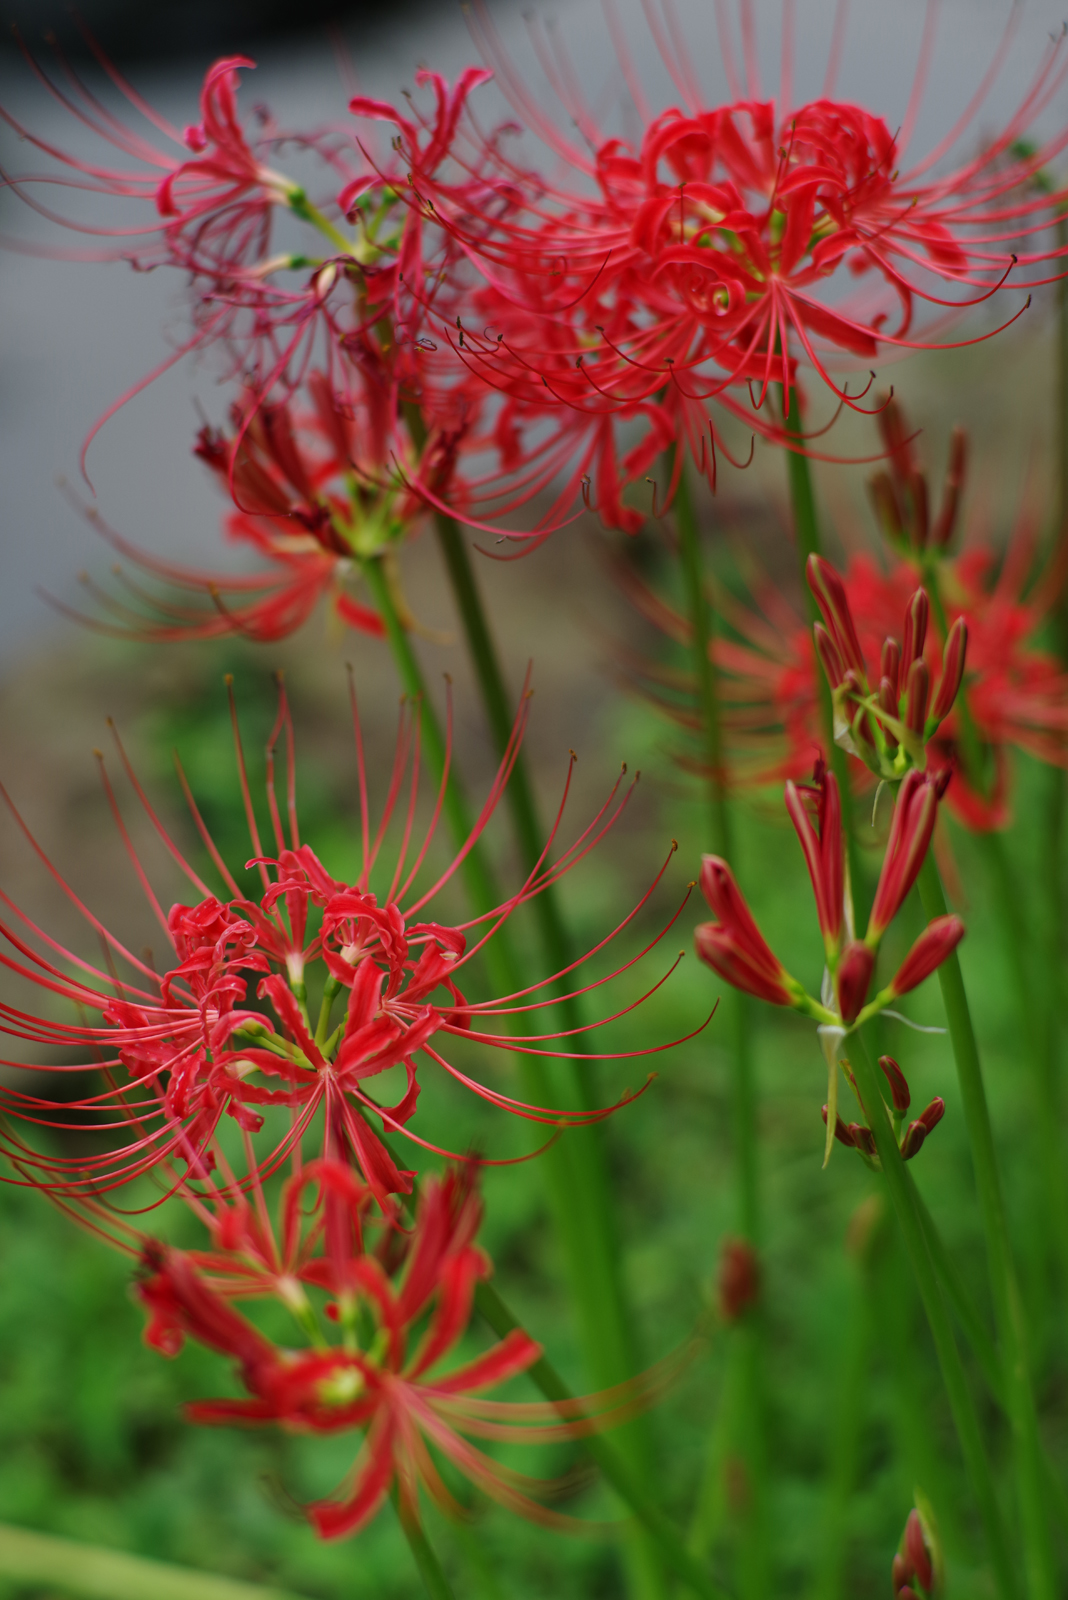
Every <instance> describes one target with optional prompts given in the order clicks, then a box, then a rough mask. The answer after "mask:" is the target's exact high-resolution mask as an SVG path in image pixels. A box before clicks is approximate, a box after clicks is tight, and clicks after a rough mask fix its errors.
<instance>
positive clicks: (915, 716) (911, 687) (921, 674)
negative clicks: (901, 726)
mask: <svg viewBox="0 0 1068 1600" xmlns="http://www.w3.org/2000/svg"><path fill="white" fill-rule="evenodd" d="M930 693H931V674H930V672H929V670H928V667H927V663H926V661H924V660H922V659H920V660H917V661H914V662H913V663H912V665H911V667H910V668H909V675H908V678H907V679H906V680H905V726H906V728H908V729H909V731H910V733H918V734H922V733H923V730H924V728H925V727H926V725H927V700H928V697H929V695H930Z"/></svg>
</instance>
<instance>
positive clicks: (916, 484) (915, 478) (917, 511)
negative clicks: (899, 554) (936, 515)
mask: <svg viewBox="0 0 1068 1600" xmlns="http://www.w3.org/2000/svg"><path fill="white" fill-rule="evenodd" d="M909 489H910V491H911V494H910V498H911V500H912V526H911V528H910V529H909V543H910V544H911V545H912V548H913V549H914V550H925V549H926V548H927V524H928V516H927V479H926V478H925V477H924V475H923V473H922V472H914V473H913V474H912V479H911V481H910V483H909Z"/></svg>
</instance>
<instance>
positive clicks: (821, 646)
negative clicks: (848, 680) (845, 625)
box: [812, 622, 845, 689]
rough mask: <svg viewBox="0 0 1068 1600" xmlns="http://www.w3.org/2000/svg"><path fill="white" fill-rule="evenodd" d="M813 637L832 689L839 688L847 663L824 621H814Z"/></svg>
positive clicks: (821, 664)
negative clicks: (845, 663)
mask: <svg viewBox="0 0 1068 1600" xmlns="http://www.w3.org/2000/svg"><path fill="white" fill-rule="evenodd" d="M812 637H813V639H814V640H815V643H816V654H817V655H818V656H819V658H820V666H821V667H822V668H823V670H824V673H825V674H826V678H827V682H828V683H829V684H830V686H831V688H832V689H837V687H838V685H839V684H840V683H841V681H842V679H843V677H844V676H845V665H844V663H843V661H842V658H841V656H840V655H839V653H838V646H837V645H836V644H835V642H834V640H833V639H832V638H831V636H830V634H829V633H828V632H827V629H826V628H825V627H824V626H823V623H822V622H814V623H813V624H812Z"/></svg>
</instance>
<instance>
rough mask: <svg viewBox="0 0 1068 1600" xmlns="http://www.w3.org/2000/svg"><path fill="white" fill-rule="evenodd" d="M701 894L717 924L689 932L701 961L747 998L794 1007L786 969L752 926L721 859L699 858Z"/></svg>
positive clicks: (751, 920) (738, 891)
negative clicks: (747, 995)
mask: <svg viewBox="0 0 1068 1600" xmlns="http://www.w3.org/2000/svg"><path fill="white" fill-rule="evenodd" d="M701 890H702V893H703V894H704V896H705V899H706V900H707V901H708V903H709V905H710V906H711V908H712V910H713V912H714V913H715V915H716V917H717V918H718V919H719V920H718V922H703V923H701V925H700V926H699V927H697V928H695V929H694V943H695V944H696V946H697V954H698V955H699V956H700V958H701V960H702V961H704V962H706V963H707V965H708V966H710V967H712V968H713V970H714V971H716V972H718V973H719V975H720V977H722V978H725V979H726V980H727V982H728V983H731V984H733V985H734V987H735V988H736V989H742V990H744V991H745V993H746V994H752V995H756V997H757V998H758V999H760V1000H768V1001H770V1002H771V1004H772V1005H775V1006H789V1005H793V1004H794V1001H795V993H794V989H796V985H795V986H794V989H791V982H792V980H791V979H790V976H789V974H788V972H787V971H786V968H785V967H784V966H783V964H782V962H781V961H780V960H779V959H778V957H777V956H776V955H775V954H774V952H773V951H772V950H771V949H770V947H769V945H768V943H767V941H766V940H765V938H764V935H763V934H762V933H761V931H760V929H759V928H758V927H757V925H756V922H755V921H754V919H753V913H752V912H751V911H750V909H749V907H748V906H747V905H746V903H745V897H744V895H743V894H742V892H741V890H740V889H739V887H738V885H737V883H736V882H735V881H734V874H733V873H732V872H731V869H730V867H728V865H727V863H726V862H725V861H724V860H723V859H722V857H721V856H704V857H702V860H701Z"/></svg>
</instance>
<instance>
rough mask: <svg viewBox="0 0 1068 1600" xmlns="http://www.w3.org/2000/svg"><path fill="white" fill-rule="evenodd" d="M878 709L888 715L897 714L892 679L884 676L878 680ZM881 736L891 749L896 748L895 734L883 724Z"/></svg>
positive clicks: (893, 715)
mask: <svg viewBox="0 0 1068 1600" xmlns="http://www.w3.org/2000/svg"><path fill="white" fill-rule="evenodd" d="M879 709H880V711H882V712H884V713H885V715H886V716H888V717H896V716H897V695H896V694H895V693H894V685H893V681H892V680H891V679H890V678H885V677H884V678H881V679H880V680H879ZM883 738H884V739H885V740H886V742H887V744H888V745H889V747H890V749H891V750H896V749H897V735H896V734H893V733H891V731H890V729H889V728H887V727H886V726H885V725H884V727H883Z"/></svg>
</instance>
